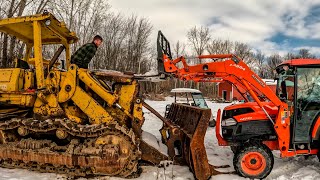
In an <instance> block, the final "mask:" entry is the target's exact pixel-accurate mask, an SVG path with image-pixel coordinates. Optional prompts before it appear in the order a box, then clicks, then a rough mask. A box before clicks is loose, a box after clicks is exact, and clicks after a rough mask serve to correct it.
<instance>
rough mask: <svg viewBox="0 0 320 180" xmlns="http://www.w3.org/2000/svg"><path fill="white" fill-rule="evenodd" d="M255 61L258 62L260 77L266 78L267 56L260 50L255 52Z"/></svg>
mask: <svg viewBox="0 0 320 180" xmlns="http://www.w3.org/2000/svg"><path fill="white" fill-rule="evenodd" d="M254 58H255V62H256V64H257V69H258V71H257V73H258V75H259V76H260V77H262V78H266V75H267V72H266V68H264V67H265V66H266V56H265V54H263V53H262V52H261V51H260V50H258V52H257V53H256V54H254Z"/></svg>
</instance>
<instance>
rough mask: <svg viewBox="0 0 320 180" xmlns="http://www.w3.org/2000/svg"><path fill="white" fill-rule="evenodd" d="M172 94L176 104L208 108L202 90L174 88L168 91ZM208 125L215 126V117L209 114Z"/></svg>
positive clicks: (167, 109)
mask: <svg viewBox="0 0 320 180" xmlns="http://www.w3.org/2000/svg"><path fill="white" fill-rule="evenodd" d="M170 92H171V93H172V94H174V102H173V103H177V104H185V105H188V106H195V107H199V108H203V109H210V108H209V106H208V105H207V102H206V100H205V99H204V97H203V95H202V92H201V91H199V90H197V89H191V88H175V89H172V90H171V91H170ZM170 106H171V104H167V105H166V111H165V117H167V115H168V112H169V110H170ZM209 126H211V127H214V126H215V119H214V117H213V116H211V118H210V121H209Z"/></svg>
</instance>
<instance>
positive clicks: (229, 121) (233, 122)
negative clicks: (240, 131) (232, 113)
mask: <svg viewBox="0 0 320 180" xmlns="http://www.w3.org/2000/svg"><path fill="white" fill-rule="evenodd" d="M236 124H237V121H236V120H235V119H233V118H228V119H223V120H222V121H221V126H232V125H236Z"/></svg>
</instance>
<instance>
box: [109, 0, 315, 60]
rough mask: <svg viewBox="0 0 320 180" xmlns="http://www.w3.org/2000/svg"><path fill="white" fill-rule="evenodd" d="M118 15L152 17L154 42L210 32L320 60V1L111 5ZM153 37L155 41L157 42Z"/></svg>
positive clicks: (129, 0)
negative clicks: (305, 52)
mask: <svg viewBox="0 0 320 180" xmlns="http://www.w3.org/2000/svg"><path fill="white" fill-rule="evenodd" d="M109 2H110V4H111V5H112V9H113V11H118V12H122V13H124V14H126V15H130V14H132V13H133V14H135V15H138V16H139V17H146V18H148V19H149V20H150V22H151V24H152V25H153V35H152V36H153V37H154V39H152V40H154V41H155V39H156V32H157V31H158V30H162V32H163V33H164V34H165V36H166V37H167V38H168V39H169V41H170V42H171V43H174V42H176V41H177V40H180V41H182V42H186V34H187V31H188V30H189V29H190V28H191V27H194V26H201V25H203V26H208V27H209V28H210V31H211V34H212V36H213V38H219V39H229V40H232V41H241V42H245V43H248V44H249V45H250V46H251V47H252V48H254V49H259V50H262V51H263V52H265V53H267V54H271V53H280V54H284V53H286V52H292V51H295V50H297V49H300V48H307V49H310V51H311V52H312V53H315V54H317V55H320V0H109ZM153 37H152V38H153Z"/></svg>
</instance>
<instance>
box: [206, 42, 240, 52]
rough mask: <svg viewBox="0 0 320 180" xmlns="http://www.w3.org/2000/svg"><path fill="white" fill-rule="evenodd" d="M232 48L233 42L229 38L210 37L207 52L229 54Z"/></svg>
mask: <svg viewBox="0 0 320 180" xmlns="http://www.w3.org/2000/svg"><path fill="white" fill-rule="evenodd" d="M233 49H234V43H233V42H231V41H230V40H221V39H212V40H211V41H210V42H209V43H208V46H207V51H208V52H209V54H230V53H232V52H233Z"/></svg>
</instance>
